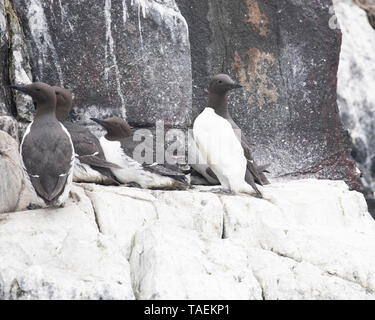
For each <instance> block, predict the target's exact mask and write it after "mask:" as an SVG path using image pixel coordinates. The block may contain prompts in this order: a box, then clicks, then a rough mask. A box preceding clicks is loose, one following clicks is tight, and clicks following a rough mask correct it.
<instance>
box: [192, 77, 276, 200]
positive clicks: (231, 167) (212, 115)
mask: <svg viewBox="0 0 375 320" xmlns="http://www.w3.org/2000/svg"><path fill="white" fill-rule="evenodd" d="M237 88H242V86H241V85H240V84H238V83H236V82H234V81H233V80H232V79H231V78H230V77H229V76H228V75H226V74H218V75H216V76H214V77H213V78H212V80H211V82H210V87H209V99H208V106H207V107H206V108H205V109H204V110H203V111H202V113H201V114H200V115H199V116H198V117H197V118H196V119H195V121H194V125H193V135H194V139H195V142H196V144H197V147H198V149H199V151H200V152H201V154H202V156H203V157H204V159H205V160H206V161H207V164H208V165H209V167H210V168H211V169H212V171H213V172H214V173H215V175H216V176H217V178H218V179H219V181H220V183H221V185H222V187H223V189H224V190H226V191H229V192H232V193H250V194H251V193H252V189H254V190H255V192H256V195H257V196H258V197H262V193H261V192H260V191H259V189H258V187H257V186H256V183H257V184H259V185H265V184H268V183H269V181H268V180H267V178H266V177H265V175H264V173H263V172H267V171H266V167H267V166H259V167H258V166H257V164H256V163H255V161H254V159H253V157H252V155H251V152H250V148H249V144H248V142H247V140H246V137H245V136H244V135H243V134H240V131H239V127H238V126H237V124H236V123H235V122H234V121H233V119H232V118H231V116H230V114H229V111H228V98H227V95H228V92H229V91H230V90H232V89H237ZM250 186H251V187H252V189H251V188H250Z"/></svg>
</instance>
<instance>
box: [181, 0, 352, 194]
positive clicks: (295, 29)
mask: <svg viewBox="0 0 375 320" xmlns="http://www.w3.org/2000/svg"><path fill="white" fill-rule="evenodd" d="M176 1H177V4H178V5H179V7H180V10H181V12H182V14H183V15H184V16H185V18H186V20H187V22H188V25H189V29H190V41H191V52H192V72H193V113H194V115H197V114H198V113H199V112H200V111H201V110H202V108H204V107H205V106H206V104H207V93H206V91H205V89H206V88H207V85H208V82H209V79H210V77H211V76H212V75H213V74H215V73H219V72H225V73H229V74H231V75H232V76H233V77H234V78H236V79H237V80H238V81H239V82H240V83H241V84H242V85H244V87H245V88H244V91H243V93H242V94H238V93H236V94H233V95H232V96H231V99H230V101H231V103H230V105H231V113H232V116H233V118H234V120H235V121H236V122H237V124H238V125H239V126H240V127H241V128H242V130H243V131H244V133H245V134H246V135H247V136H248V138H249V140H250V143H251V145H252V147H253V150H254V157H255V159H256V160H258V161H257V162H260V163H271V167H270V171H271V172H272V175H273V177H288V178H290V177H299V178H300V177H305V178H307V177H319V178H330V179H344V180H345V181H347V182H348V183H349V184H350V185H351V186H352V187H356V188H358V187H359V184H358V176H357V173H356V170H355V168H354V163H353V162H352V160H351V158H350V150H351V145H350V139H349V137H348V136H347V134H346V132H345V131H344V130H343V128H342V126H341V123H340V119H339V114H338V109H337V103H336V80H337V78H336V72H337V67H338V62H339V52H340V44H341V34H340V31H339V30H336V29H331V28H330V27H329V20H330V19H331V15H332V14H331V10H330V7H331V5H332V2H331V1H330V0H313V1H296V0H288V1H279V0H273V1H257V0H237V1H225V0H215V1H212V0H207V1H201V0H190V1H184V0H176Z"/></svg>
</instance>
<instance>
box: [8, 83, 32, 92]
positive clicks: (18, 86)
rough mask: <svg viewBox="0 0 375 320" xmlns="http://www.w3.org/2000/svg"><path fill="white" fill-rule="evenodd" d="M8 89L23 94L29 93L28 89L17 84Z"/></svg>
mask: <svg viewBox="0 0 375 320" xmlns="http://www.w3.org/2000/svg"><path fill="white" fill-rule="evenodd" d="M8 88H10V89H15V90H18V91H21V92H23V93H28V91H27V89H26V88H25V87H24V86H21V85H17V84H12V85H10V86H8Z"/></svg>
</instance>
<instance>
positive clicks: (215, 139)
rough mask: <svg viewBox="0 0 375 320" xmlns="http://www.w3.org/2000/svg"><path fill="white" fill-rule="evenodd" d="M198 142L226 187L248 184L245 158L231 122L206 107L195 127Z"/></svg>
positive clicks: (199, 147) (194, 131) (202, 152)
mask: <svg viewBox="0 0 375 320" xmlns="http://www.w3.org/2000/svg"><path fill="white" fill-rule="evenodd" d="M193 134H194V139H195V142H196V144H197V146H198V149H199V150H200V152H201V154H202V156H203V158H204V159H205V160H206V162H207V163H208V165H209V166H210V168H211V169H212V170H213V171H214V173H215V174H216V175H217V176H218V178H219V180H220V183H221V184H222V185H223V187H225V188H228V189H233V188H234V189H238V188H240V187H239V186H242V185H243V184H244V183H245V173H246V158H245V156H244V151H243V148H242V146H241V143H240V141H239V140H238V139H237V137H236V135H235V132H234V131H233V128H232V126H231V124H230V123H229V121H227V120H226V119H224V118H223V117H221V116H219V115H217V114H216V113H215V111H214V110H213V109H212V108H206V109H204V110H203V112H202V113H201V114H200V115H199V116H198V117H197V118H196V120H195V122H194V126H193Z"/></svg>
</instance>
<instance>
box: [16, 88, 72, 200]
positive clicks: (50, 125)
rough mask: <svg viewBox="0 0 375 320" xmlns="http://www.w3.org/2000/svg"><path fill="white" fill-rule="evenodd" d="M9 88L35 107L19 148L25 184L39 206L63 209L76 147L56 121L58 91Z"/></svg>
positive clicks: (69, 185) (70, 183) (70, 179)
mask: <svg viewBox="0 0 375 320" xmlns="http://www.w3.org/2000/svg"><path fill="white" fill-rule="evenodd" d="M9 87H10V88H12V89H16V90H19V91H21V92H23V93H25V94H27V95H29V96H31V97H32V99H33V102H34V104H35V106H36V114H35V117H34V120H33V122H31V123H30V124H29V126H28V127H27V129H26V132H25V134H24V136H23V138H22V142H21V146H20V154H21V162H22V167H23V170H24V174H25V180H26V184H27V185H28V187H29V188H30V190H31V192H32V194H33V196H34V201H36V203H35V204H36V205H41V206H43V202H44V204H45V205H47V206H56V207H57V206H61V205H62V204H63V203H64V202H65V200H66V199H67V198H68V196H69V192H70V188H71V185H72V179H73V166H74V147H73V143H72V140H71V138H70V134H69V132H68V131H67V130H66V129H65V127H64V126H63V125H62V124H61V123H60V122H59V121H58V120H57V118H56V114H55V112H56V94H55V91H54V90H53V89H52V87H50V86H49V85H47V84H45V83H42V82H34V83H32V84H29V85H25V86H20V85H11V86H9Z"/></svg>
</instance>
